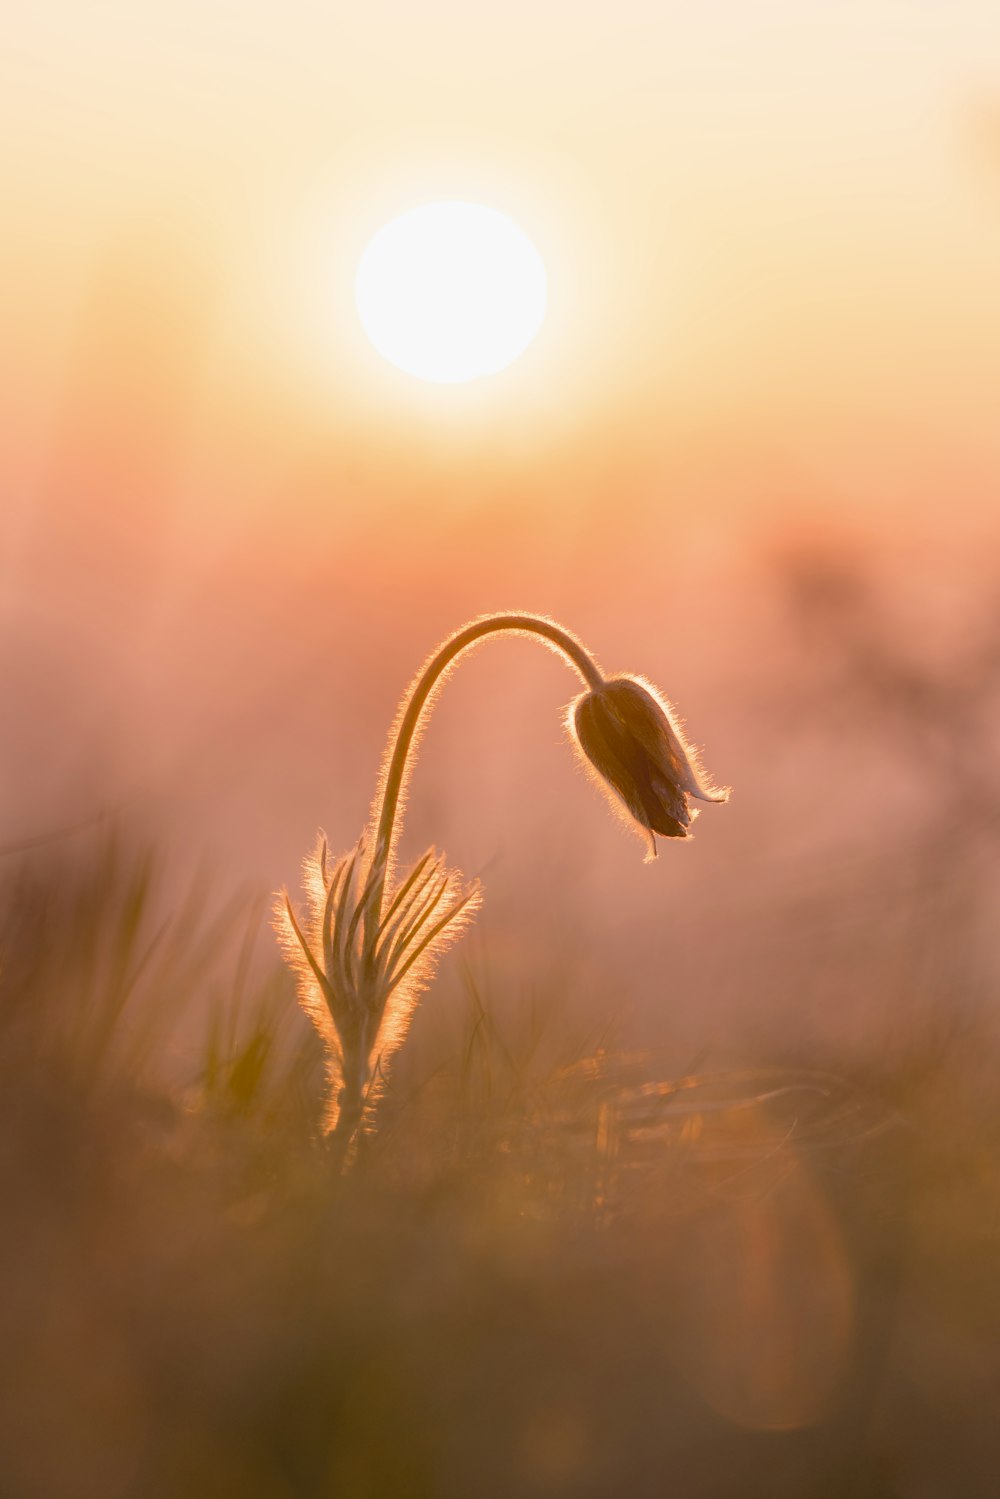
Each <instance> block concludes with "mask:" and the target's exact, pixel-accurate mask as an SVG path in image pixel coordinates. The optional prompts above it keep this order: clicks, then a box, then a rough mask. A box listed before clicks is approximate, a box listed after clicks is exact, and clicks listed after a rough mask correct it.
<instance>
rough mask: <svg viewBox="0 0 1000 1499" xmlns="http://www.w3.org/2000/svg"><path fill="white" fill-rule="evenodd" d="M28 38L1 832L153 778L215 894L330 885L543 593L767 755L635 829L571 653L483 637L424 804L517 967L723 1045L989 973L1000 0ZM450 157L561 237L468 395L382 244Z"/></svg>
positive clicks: (740, 764)
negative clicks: (407, 726)
mask: <svg viewBox="0 0 1000 1499" xmlns="http://www.w3.org/2000/svg"><path fill="white" fill-rule="evenodd" d="M5 32H6V38H7V46H6V47H5V60H4V62H3V64H2V78H0V101H2V102H0V174H2V178H3V181H4V192H3V201H2V208H0V213H2V218H3V223H2V234H0V319H2V325H3V337H2V339H0V406H2V411H3V417H2V422H0V703H2V705H3V711H2V717H0V844H2V845H3V846H4V847H11V846H14V845H19V844H21V843H22V842H23V841H25V840H28V839H31V838H33V837H35V836H36V835H43V834H46V833H48V832H49V831H50V830H54V829H59V828H61V827H64V826H68V825H73V824H75V823H77V822H78V821H81V820H85V819H87V818H89V817H91V816H92V815H95V814H98V813H100V812H102V811H115V812H117V813H118V814H119V815H120V817H121V818H122V820H123V821H124V822H125V823H126V824H127V825H128V826H130V827H132V828H134V829H139V830H141V831H143V832H146V833H149V834H151V835H154V836H155V837H156V838H157V839H158V841H159V842H160V843H161V844H162V845H163V846H164V847H165V848H166V850H167V852H168V856H169V859H170V861H171V868H172V870H173V872H174V878H175V880H176V882H177V884H178V887H179V885H180V884H181V883H183V881H184V880H185V879H186V878H187V875H188V872H189V871H190V870H191V869H193V868H194V867H195V866H198V865H200V864H202V863H204V862H205V861H207V862H208V863H209V864H210V866H211V867H212V869H213V870H214V871H215V874H216V878H217V880H218V883H219V887H220V889H221V890H222V891H227V890H229V889H236V888H241V889H246V890H247V891H248V892H256V891H262V890H268V889H271V888H273V887H275V886H276V885H278V884H280V883H282V882H286V881H287V882H292V881H294V880H295V878H296V870H297V865H298V861H299V858H300V857H301V855H302V854H303V853H304V852H305V850H306V848H307V846H308V845H309V844H310V843H311V841H312V838H313V836H314V831H315V828H316V826H317V825H320V824H321V825H323V826H324V827H325V828H326V830H327V832H328V834H329V836H330V839H331V842H332V844H333V845H334V846H335V847H346V846H347V845H348V844H350V843H351V842H353V840H354V839H355V838H356V836H357V834H358V832H359V830H360V827H361V825H362V822H363V819H364V817H365V814H366V811H367V807H368V803H369V800H370V797H371V794H372V789H373V784H374V775H375V771H376V767H377V763H378V759H379V756H380V755H381V752H382V746H383V742H384V735H385V732H386V729H387V726H388V724H389V722H390V721H391V718H392V716H393V713H394V710H395V706H396V702H397V699H398V697H399V694H400V692H401V691H402V689H403V687H404V686H405V684H406V683H407V681H408V680H409V678H410V677H411V675H412V673H413V671H414V670H415V669H416V667H417V665H418V664H419V661H420V659H421V657H422V655H423V654H424V653H425V651H427V650H429V649H430V648H431V647H432V646H433V645H434V644H435V643H436V641H437V640H438V639H439V638H440V637H441V636H442V635H443V634H445V633H447V632H448V631H450V630H451V629H453V628H455V627H456V626H457V625H458V624H460V623H461V622H462V621H463V620H464V619H465V618H466V617H468V616H470V615H473V614H478V613H481V612H483V611H485V610H489V609H494V608H509V607H517V608H525V609H534V610H539V611H544V612H548V613H551V614H552V615H554V616H555V617H557V618H558V619H560V620H562V621H563V622H565V623H566V624H567V625H568V626H569V627H570V628H572V629H574V630H575V631H576V632H577V633H579V634H580V635H581V636H582V637H583V638H584V640H585V641H586V642H587V643H588V644H589V645H590V646H591V648H592V649H593V650H594V651H595V653H596V654H597V656H598V657H599V659H600V660H601V661H602V662H603V663H604V665H605V666H607V667H609V668H620V669H626V670H634V671H639V672H641V673H644V674H646V675H648V676H649V677H651V678H652V679H653V680H654V681H656V682H657V683H659V684H660V685H661V686H662V688H663V689H664V690H665V691H666V692H667V693H668V694H669V695H670V696H672V697H673V698H674V699H675V700H676V702H677V703H678V705H679V708H680V710H681V712H682V713H683V714H684V715H685V716H686V718H687V720H688V724H689V729H690V732H691V735H692V737H693V739H694V740H695V741H696V742H697V743H699V744H702V745H703V746H704V748H705V761H706V765H707V767H708V769H709V770H710V772H711V773H712V774H713V776H714V777H715V778H716V780H718V781H720V782H722V783H723V784H731V785H732V786H733V787H734V788H735V793H734V797H733V800H732V803H731V805H730V806H729V807H728V808H726V809H724V810H718V809H708V810H707V811H706V812H705V814H704V816H703V817H702V819H701V820H700V822H699V824H698V829H697V832H698V837H697V840H696V841H695V842H694V844H693V845H692V846H690V847H683V848H681V847H676V846H668V847H666V848H665V849H664V850H663V853H662V857H661V859H660V861H659V863H658V864H657V865H656V866H653V867H646V866H644V865H643V863H642V860H641V848H640V846H639V844H638V843H636V844H634V845H633V844H631V843H630V842H629V841H628V839H627V838H625V837H623V835H622V833H621V830H620V829H619V828H618V827H617V826H616V825H615V824H614V822H613V821H612V820H611V819H609V818H608V817H607V816H606V814H605V811H604V808H603V806H602V805H601V803H600V800H599V798H598V797H597V796H596V795H595V794H594V792H593V790H592V789H591V787H590V786H589V785H588V784H587V782H586V780H585V778H584V777H583V776H582V775H580V774H579V773H578V772H577V771H576V770H575V769H574V766H573V763H572V759H571V756H570V754H569V751H568V749H567V747H566V745H565V744H564V742H563V740H562V733H561V728H560V714H561V709H562V707H563V706H564V705H565V703H566V702H567V701H568V700H569V698H570V696H571V695H572V693H573V691H574V687H573V682H572V680H571V679H570V677H569V676H568V675H567V674H566V673H564V672H563V671H562V670H561V668H560V666H559V664H558V663H557V662H556V661H555V660H554V659H553V658H551V657H550V656H548V655H547V654H546V653H544V652H541V651H537V650H535V649H533V648H532V646H531V645H530V644H529V643H526V642H523V641H509V640H508V641H505V642H500V643H496V644H494V645H491V646H489V647H488V648H485V649H484V650H483V651H482V653H481V654H480V655H479V656H478V657H476V658H473V659H471V660H470V661H469V662H467V663H466V664H465V665H463V667H462V670H461V672H460V673H459V675H458V676H457V677H456V678H455V680H454V681H453V682H452V683H451V684H450V686H449V688H448V691H447V693H446V694H445V696H444V697H443V699H442V700H441V703H440V706H439V708H438V711H437V714H436V716H435V719H434V721H433V725H432V728H431V730H430V732H429V734H428V736H427V740H426V752H425V755H424V757H423V760H422V762H421V765H420V768H419V771H418V773H417V776H416V779H415V783H414V792H413V799H412V808H411V819H410V823H409V832H408V836H407V842H406V847H407V849H408V850H409V851H412V852H419V851H420V849H421V847H422V846H423V845H425V844H426V843H428V842H430V841H431V840H434V841H435V842H437V843H438V844H439V845H440V846H442V847H444V848H445V849H446V850H447V852H448V854H449V856H450V857H451V859H452V860H453V861H455V862H457V863H458V864H460V865H461V867H463V868H464V869H465V870H466V871H467V872H469V873H473V872H481V873H483V874H484V876H485V879H486V882H487V887H488V903H487V907H486V910H485V912H484V915H483V917H482V920H481V922H480V923H479V927H478V930H477V935H476V938H475V940H474V942H472V943H470V944H469V954H470V955H471V956H472V957H473V958H474V960H476V961H480V960H483V959H485V958H489V960H490V961H491V963H492V965H493V968H494V970H495V971H497V972H499V973H501V974H502V975H503V978H504V980H505V982H506V983H507V984H508V985H509V986H510V987H511V989H512V990H517V991H521V990H525V989H530V988H531V987H532V985H535V984H538V985H539V986H543V985H549V986H551V984H552V982H553V981H554V979H556V978H558V980H559V982H560V983H561V984H562V985H563V987H564V988H565V990H566V992H567V994H568V995H569V996H571V998H572V1000H573V1002H578V1003H579V1004H580V1006H581V1007H583V1008H585V1009H586V1008H588V1007H589V1008H591V1009H594V1010H596V1011H598V1012H601V1011H603V1012H604V1013H607V1012H608V1010H609V1009H610V1010H611V1011H613V1013H615V1014H616V1015H617V1014H621V1015H622V1016H624V1017H626V1019H625V1022H624V1023H625V1024H626V1025H627V1026H630V1027H633V1028H635V1029H637V1030H638V1033H639V1034H641V1035H643V1036H644V1037H646V1038H651V1037H653V1036H660V1034H661V1032H662V1033H666V1034H669V1036H670V1038H671V1040H672V1041H673V1043H674V1044H676V1045H677V1046H678V1047H680V1048H681V1049H682V1050H683V1049H685V1048H690V1049H691V1051H692V1053H693V1054H701V1053H702V1052H703V1050H704V1048H706V1047H707V1048H709V1049H710V1050H711V1051H713V1052H714V1053H715V1054H720V1053H721V1054H727V1052H729V1051H732V1050H737V1051H739V1050H740V1049H743V1048H749V1049H751V1050H755V1049H756V1051H758V1052H760V1051H765V1052H771V1051H773V1050H774V1048H775V1046H776V1045H777V1044H778V1042H777V1041H776V1038H779V1037H780V1038H781V1039H780V1045H781V1046H789V1045H791V1046H794V1045H796V1044H798V1042H799V1040H807V1039H808V1037H809V1036H810V1035H811V1034H813V1033H815V1032H817V1031H818V1032H821V1033H823V1034H824V1035H832V1036H835V1037H836V1038H838V1040H839V1039H843V1038H845V1037H857V1036H859V1035H863V1036H865V1037H868V1038H870V1037H871V1036H872V1035H873V1034H874V1035H875V1036H876V1037H889V1038H892V1037H895V1036H898V1035H899V1034H900V1033H901V1030H902V1031H905V1028H906V1025H907V1023H908V1021H909V1019H910V1018H911V1017H912V1016H913V1015H914V1014H922V1013H924V1011H926V1009H927V1008H928V1007H932V1008H934V1007H936V1008H938V1009H941V1008H944V1009H947V1008H948V1006H949V1004H950V1003H951V1000H950V998H949V996H950V995H951V993H952V991H953V988H954V987H955V986H957V985H958V984H959V979H958V978H956V977H955V976H954V975H955V971H956V968H961V969H962V977H961V993H962V995H963V999H962V1003H963V1004H969V1003H973V1002H974V999H975V996H977V995H978V994H979V993H980V992H981V991H982V992H983V993H986V992H988V990H989V985H990V982H991V975H993V974H994V973H995V968H996V964H997V960H998V955H997V951H996V941H995V937H994V936H993V935H992V931H993V924H995V913H996V899H997V880H996V870H997V862H996V839H997V835H998V831H1000V829H998V822H997V814H998V806H1000V786H998V775H997V772H996V770H995V768H994V767H995V764H996V749H997V700H998V696H997V682H998V677H1000V563H998V561H997V544H998V540H1000V421H998V413H997V404H998V402H997V392H998V390H1000V273H998V267H1000V23H998V20H997V15H996V9H995V6H994V5H993V4H990V3H985V0H984V3H971V0H968V3H963V0H952V3H949V4H948V5H944V4H934V3H923V4H895V3H894V4H889V3H884V0H865V3H863V4H862V3H842V0H840V3H828V4H823V3H806V0H796V3H794V4H792V3H773V4H765V3H750V4H748V3H746V0H731V3H718V4H710V5H706V6H702V7H699V8H697V13H696V14H695V13H692V8H691V7H690V6H681V5H675V4H663V3H659V4H655V5H654V4H639V3H635V0H625V3H620V4H616V5H614V6H610V5H607V4H586V5H580V4H575V5H566V4H551V3H550V4H542V5H539V4H537V3H533V4H531V5H528V4H526V3H523V0H514V3H512V4H508V5H505V6H503V7H501V8H496V9H490V8H486V7H469V6H467V5H459V4H457V3H456V4H446V3H434V4H425V5H421V6H408V5H404V4H368V5H365V6H347V5H333V6H330V5H316V4H305V3H292V4H287V3H284V4H282V5H280V6H279V5H277V4H265V3H248V4H245V5H242V6H240V7H233V6H230V5H227V4H221V3H203V0H199V3H198V4H187V3H180V4H178V3H176V0H175V3H171V4H170V5H167V4H165V3H160V0H145V3H143V4H142V5H141V6H138V7H136V6H134V5H126V4H123V3H108V4H101V5H96V4H93V5H81V4H79V3H77V0H67V3H63V4H49V3H44V0H42V3H39V0H32V3H31V4H21V5H15V7H14V10H13V12H12V13H11V15H10V16H9V18H8V21H7V25H6V27H5ZM441 196H447V197H468V198H473V199H482V200H483V201H487V202H490V203H493V204H495V205H496V206H498V207H500V208H503V209H505V210H506V211H508V212H509V213H511V214H512V215H513V216H514V217H515V218H516V219H517V220H518V221H519V222H520V223H521V224H522V225H523V227H524V228H525V229H526V231H527V232H528V233H529V235H531V237H532V238H533V239H534V240H535V242H536V243H537V244H538V246H539V248H540V249H541V251H542V253H543V255H544V257H545V259H546V262H547V265H548V270H549V277H550V288H551V294H550V295H551V305H550V312H549V317H548V320H547V323H546V325H545V327H544V329H543V332H542V334H541V336H540V337H539V339H538V340H537V342H536V344H535V345H533V346H532V348H531V349H530V350H529V351H528V353H527V354H526V355H525V356H524V357H523V358H522V359H521V360H520V361H518V362H517V363H515V364H514V365H513V366H512V367H511V368H510V369H508V370H507V371H506V372H504V373H503V374H501V375H500V376H497V377H494V378H492V379H490V380H486V381H481V382H477V383H476V384H474V385H472V386H470V387H466V388H463V387H455V388H435V387H431V386H424V385H421V384H419V383H418V382H415V381H414V380H412V378H410V377H408V376H406V375H403V374H401V373H399V372H396V371H394V370H393V369H391V368H390V367H389V366H387V365H385V364H384V363H383V362H382V361H381V360H380V359H379V357H378V356H377V355H376V354H375V353H374V351H373V350H372V349H371V348H369V347H368V345H367V343H366V342H365V339H364V336H363V334H362V332H361V330H360V327H359V325H358V323H357V319H356V316H355V313H354V307H353V273H354V266H355V263H356V260H357V256H358V254H359V253H360V251H361V249H362V247H363V245H364V243H365V241H366V239H367V237H368V236H369V235H370V234H371V233H372V232H373V231H374V230H375V229H376V228H377V227H378V226H379V225H380V223H382V222H383V221H384V220H385V219H386V218H388V217H390V216H392V215H393V214H394V213H396V212H399V211H402V210H403V209H404V208H406V207H408V206H411V205H413V204H415V203H417V202H421V201H424V200H427V199H430V198H434V197H441ZM942 973H944V974H945V975H946V979H945V980H942V978H941V974H942ZM970 974H971V975H972V977H971V978H970V977H969V975H970ZM929 995H932V996H933V998H932V999H931V998H928V996H929ZM609 996H610V997H611V1001H612V1002H611V1003H610V1005H609ZM970 996H972V998H970Z"/></svg>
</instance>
